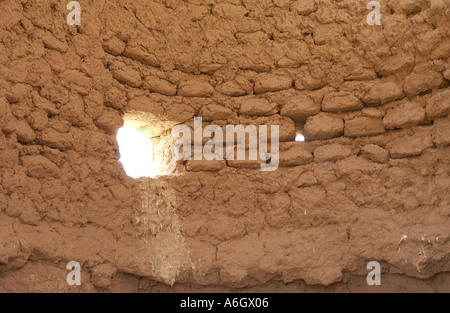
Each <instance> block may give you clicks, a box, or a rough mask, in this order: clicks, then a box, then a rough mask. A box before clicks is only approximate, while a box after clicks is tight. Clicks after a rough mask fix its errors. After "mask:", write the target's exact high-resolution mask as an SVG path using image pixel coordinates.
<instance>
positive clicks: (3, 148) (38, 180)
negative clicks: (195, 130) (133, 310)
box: [0, 0, 450, 292]
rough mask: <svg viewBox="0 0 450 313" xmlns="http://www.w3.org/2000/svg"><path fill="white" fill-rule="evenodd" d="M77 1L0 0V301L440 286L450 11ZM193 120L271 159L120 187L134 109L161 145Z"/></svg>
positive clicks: (448, 229)
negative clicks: (274, 143) (273, 138)
mask: <svg viewBox="0 0 450 313" xmlns="http://www.w3.org/2000/svg"><path fill="white" fill-rule="evenodd" d="M79 2H80V4H81V7H82V21H81V25H80V26H69V25H67V23H66V19H65V16H66V14H67V13H68V12H69V11H68V10H67V9H66V4H67V3H66V2H65V1H56V0H42V1H35V0H28V1H27V0H22V1H19V0H0V291H2V292H16V291H32V292H36V291H46V292H47V291H49V292H62V291H70V292H76V291H82V292H85V291H94V292H96V291H153V292H171V291H175V292H178V291H243V292H246V291H272V292H273V291H275V292H280V291H287V292H303V291H321V292H349V291H350V292H355V291H392V292H403V291H425V292H444V291H446V292H449V291H450V192H449V190H450V177H449V176H450V157H449V152H450V148H449V145H450V118H449V116H448V115H449V111H450V102H449V99H450V89H449V79H450V65H449V60H448V58H449V55H450V36H449V31H450V27H449V16H450V9H449V2H448V1H446V0H395V1H394V0H381V1H379V2H380V4H381V8H382V25H381V26H370V25H368V24H367V23H366V16H367V14H368V13H369V12H370V11H369V10H366V5H367V2H368V1H362V0H341V1H333V0H297V1H293V0H273V1H271V0H187V1H179V0H155V1H144V0H133V1H132V0H110V1H106V0H96V1H87V0H85V1H83V0H81V1H79ZM194 116H202V117H203V119H204V121H205V124H216V125H220V126H222V127H224V126H225V125H227V124H232V125H236V124H244V125H249V124H253V125H280V140H281V141H282V142H281V144H280V168H279V169H278V170H277V171H274V172H261V171H260V170H259V163H258V162H259V161H213V162H208V161H188V162H178V164H176V167H175V166H174V167H173V168H168V169H167V173H164V174H168V175H165V176H162V177H159V178H157V179H150V178H142V179H138V180H135V179H132V178H130V177H127V175H126V174H125V171H124V169H123V167H122V165H121V163H120V162H119V161H118V160H119V157H120V156H119V150H118V144H117V141H116V137H115V135H116V133H117V130H118V129H119V128H120V127H121V126H122V125H123V123H124V118H125V119H126V120H127V121H129V120H132V121H138V122H139V121H141V122H143V123H144V124H145V127H144V128H145V133H146V134H147V135H148V136H149V137H152V138H153V140H154V141H155V142H158V143H159V145H160V147H162V148H161V153H162V154H164V153H163V152H164V151H167V147H168V146H170V141H168V140H167V138H168V135H169V134H170V130H171V128H172V127H173V126H175V125H177V124H183V123H184V124H186V125H189V126H192V123H193V118H194ZM296 125H297V127H296ZM298 125H302V126H301V127H300V130H299V127H298ZM296 131H301V132H302V133H303V134H304V135H305V137H306V142H294V138H295V135H296ZM164 158H165V159H167V158H169V159H170V157H168V156H167V155H165V156H164ZM167 162H168V164H167V166H169V163H170V160H168V161H167ZM255 162H256V163H255ZM70 261H77V262H79V263H80V264H81V265H82V285H81V286H79V287H77V286H72V287H70V286H68V285H67V283H66V275H67V273H68V271H67V270H66V265H67V263H68V262H70ZM370 261H378V262H380V263H381V265H382V286H379V287H369V286H368V285H367V284H366V281H365V277H366V275H367V274H368V271H367V269H366V265H367V263H368V262H370Z"/></svg>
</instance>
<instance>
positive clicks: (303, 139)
mask: <svg viewBox="0 0 450 313" xmlns="http://www.w3.org/2000/svg"><path fill="white" fill-rule="evenodd" d="M291 138H292V137H291ZM295 141H297V142H301V141H305V137H304V136H303V135H297V137H295Z"/></svg>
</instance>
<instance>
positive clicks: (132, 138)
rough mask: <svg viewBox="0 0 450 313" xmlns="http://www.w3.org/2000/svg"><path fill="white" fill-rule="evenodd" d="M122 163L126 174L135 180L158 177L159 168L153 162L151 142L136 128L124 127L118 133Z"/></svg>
mask: <svg viewBox="0 0 450 313" xmlns="http://www.w3.org/2000/svg"><path fill="white" fill-rule="evenodd" d="M117 142H118V143H119V151H120V160H119V161H120V162H121V163H122V164H123V167H124V169H125V172H126V173H127V175H128V176H130V177H133V178H140V177H151V178H155V177H156V176H158V167H157V166H156V164H154V160H153V151H152V150H153V147H152V143H151V141H150V140H149V139H148V138H147V137H145V136H144V135H143V134H141V133H140V132H138V131H137V130H136V129H134V128H130V127H123V128H121V129H119V132H118V133H117Z"/></svg>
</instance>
